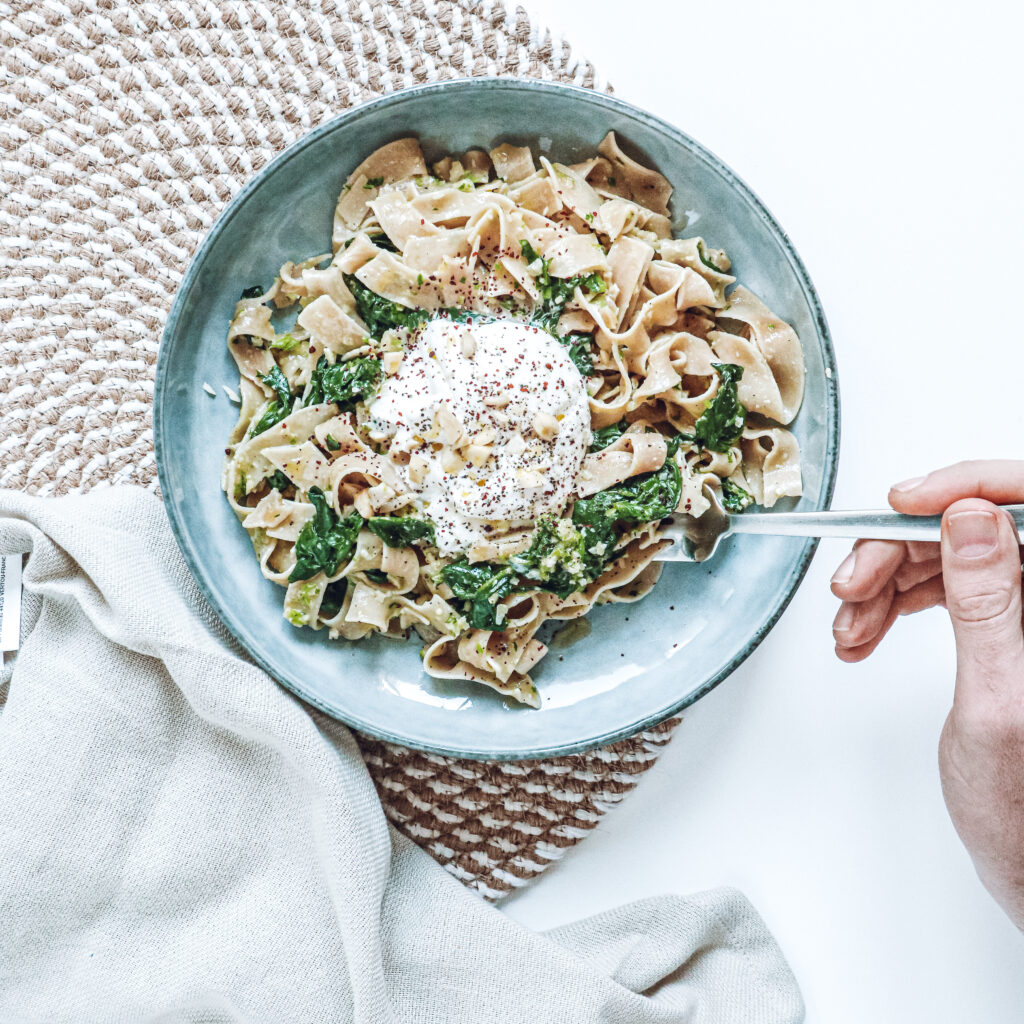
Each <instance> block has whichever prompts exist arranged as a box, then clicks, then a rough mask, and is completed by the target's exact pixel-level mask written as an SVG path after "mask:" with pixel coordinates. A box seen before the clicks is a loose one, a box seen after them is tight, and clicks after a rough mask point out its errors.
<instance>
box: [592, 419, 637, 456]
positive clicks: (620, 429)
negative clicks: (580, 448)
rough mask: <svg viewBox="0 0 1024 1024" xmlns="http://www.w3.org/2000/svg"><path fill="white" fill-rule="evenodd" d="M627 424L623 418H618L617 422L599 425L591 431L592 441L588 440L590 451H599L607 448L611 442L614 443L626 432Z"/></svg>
mask: <svg viewBox="0 0 1024 1024" xmlns="http://www.w3.org/2000/svg"><path fill="white" fill-rule="evenodd" d="M628 426H629V424H628V423H627V422H626V421H625V420H619V422H618V423H611V424H609V425H608V426H607V427H601V428H600V429H598V430H595V431H594V432H593V438H594V439H593V441H591V442H590V450H591V451H592V452H599V451H602V450H603V449H605V448H607V447H608V446H609V445H611V444H615V442H616V441H618V439H619V438H620V437H622V435H623V434H624V433H625V432H626V427H628Z"/></svg>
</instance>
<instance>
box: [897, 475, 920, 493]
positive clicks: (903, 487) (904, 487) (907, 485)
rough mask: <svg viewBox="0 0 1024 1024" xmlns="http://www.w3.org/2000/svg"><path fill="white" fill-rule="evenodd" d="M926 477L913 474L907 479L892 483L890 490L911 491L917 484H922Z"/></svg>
mask: <svg viewBox="0 0 1024 1024" xmlns="http://www.w3.org/2000/svg"><path fill="white" fill-rule="evenodd" d="M926 479H927V477H923V476H913V477H911V478H910V479H909V480H904V481H903V483H901V484H893V485H892V490H894V491H912V490H913V489H914V488H915V487H917V485H918V484H923V483H924V482H925V480H926Z"/></svg>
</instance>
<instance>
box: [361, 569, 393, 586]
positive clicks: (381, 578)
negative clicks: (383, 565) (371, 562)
mask: <svg viewBox="0 0 1024 1024" xmlns="http://www.w3.org/2000/svg"><path fill="white" fill-rule="evenodd" d="M366 578H367V579H368V580H369V581H370V582H371V583H387V581H388V574H387V573H386V572H384V571H383V570H381V569H367V570H366Z"/></svg>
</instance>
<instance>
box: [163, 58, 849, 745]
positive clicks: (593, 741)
mask: <svg viewBox="0 0 1024 1024" xmlns="http://www.w3.org/2000/svg"><path fill="white" fill-rule="evenodd" d="M450 90H454V91H462V90H480V91H483V92H488V91H490V90H509V91H516V90H525V91H530V92H539V93H562V94H564V93H568V94H569V95H571V96H575V97H576V98H578V99H579V100H580V101H582V102H585V103H588V104H593V105H597V106H599V107H604V108H605V109H607V110H611V111H616V112H618V113H621V114H625V115H628V116H629V117H631V118H633V119H635V120H639V121H641V122H645V123H646V125H647V126H648V127H650V128H652V129H653V130H655V131H657V132H659V133H662V134H664V135H666V136H668V137H670V138H672V140H673V141H674V142H676V143H677V144H678V145H680V146H682V147H683V148H685V149H687V150H689V151H690V152H691V153H692V154H693V155H694V156H696V157H697V158H698V159H699V160H701V161H703V162H704V163H705V164H707V165H708V166H709V167H710V168H711V169H712V170H713V171H714V172H716V173H717V174H719V175H721V176H722V177H723V178H724V179H725V180H726V182H727V183H728V185H729V186H730V187H731V188H733V189H735V190H736V191H737V192H738V193H739V194H740V195H741V196H742V197H743V198H744V199H745V200H746V202H747V203H749V204H750V206H751V207H752V208H753V209H754V210H755V211H756V212H757V213H758V215H759V216H760V217H761V219H762V220H763V221H764V223H765V224H766V225H767V226H768V228H769V230H770V231H771V232H772V234H773V235H774V236H775V237H776V238H777V239H778V242H779V244H780V245H781V247H782V249H783V250H784V252H785V254H786V256H787V258H788V259H789V262H790V265H791V267H792V269H793V271H794V273H795V274H796V276H797V279H798V280H799V282H800V285H801V288H802V290H803V292H804V296H805V298H806V300H807V303H808V306H809V308H810V310H811V313H812V316H813V318H814V321H815V325H816V328H817V332H818V337H819V339H820V342H821V356H822V361H823V363H824V366H825V378H826V379H825V394H826V410H825V412H826V431H827V435H828V436H827V439H826V447H825V458H824V463H823V466H822V486H821V489H820V491H819V497H818V505H819V508H822V509H827V508H829V506H830V505H831V502H832V496H833V492H834V490H835V482H836V474H837V471H838V461H839V442H840V429H841V423H840V397H839V376H838V368H837V366H836V358H835V349H834V346H833V343H832V335H831V332H830V331H829V327H828V321H827V319H826V317H825V311H824V309H823V308H822V305H821V300H820V298H819V297H818V293H817V290H816V289H815V287H814V284H813V282H812V281H811V277H810V274H809V273H808V272H807V268H806V267H805V266H804V263H803V260H802V259H801V258H800V256H799V254H798V253H797V251H796V249H795V247H794V246H793V243H792V242H791V241H790V239H789V236H788V235H787V234H786V232H785V231H784V230H783V229H782V226H781V225H780V224H779V222H778V221H777V220H776V219H775V217H774V215H773V214H772V213H771V211H770V210H769V209H768V207H767V206H766V205H765V204H764V202H763V201H762V200H761V199H760V197H759V196H758V195H757V194H756V193H755V192H754V191H753V189H751V188H750V186H749V185H747V183H746V182H745V181H744V180H743V179H742V178H740V177H739V175H737V174H736V173H735V172H734V171H733V170H732V169H731V168H730V167H729V165H728V164H726V163H725V161H723V160H722V159H720V158H719V157H718V156H716V155H715V154H714V153H713V152H712V151H711V150H709V149H708V148H707V147H706V146H704V145H702V144H701V143H700V142H698V141H697V140H696V139H693V138H692V137H691V136H689V135H687V134H686V133H685V132H683V131H681V130H680V129H679V128H676V127H675V126H674V125H672V124H670V123H669V122H668V121H665V120H663V119H662V118H660V117H658V116H656V115H654V114H651V113H649V112H648V111H646V110H643V109H642V108H640V107H636V106H634V105H633V104H631V103H628V102H626V101H625V100H623V99H620V98H619V97H618V96H614V95H611V94H609V93H605V92H599V91H597V90H594V89H588V88H585V87H582V86H577V85H569V84H566V83H561V82H548V81H543V80H540V79H533V78H521V77H515V76H488V77H485V76H474V77H463V78H452V79H445V80H444V81H440V82H431V83H427V84H423V85H416V86H412V87H410V88H406V89H398V90H395V91H393V92H389V93H386V94H384V95H383V96H378V97H375V98H373V99H370V100H366V101H364V102H361V103H358V104H356V105H355V106H353V107H351V108H350V109H348V110H345V111H343V112H342V113H340V114H339V115H338V116H336V117H334V118H332V119H331V120H329V121H326V122H325V123H324V124H322V125H320V126H318V127H317V128H314V129H313V130H311V131H309V132H307V133H306V134H305V135H303V136H302V137H301V138H299V139H296V140H295V142H293V143H292V144H291V145H289V146H288V147H286V148H285V149H284V150H283V151H282V152H281V153H279V154H278V155H277V156H276V157H275V158H274V159H273V160H271V161H270V162H268V163H267V164H266V165H265V166H264V167H262V168H261V169H260V170H259V171H257V173H256V174H254V175H253V176H252V178H250V179H249V181H247V182H246V183H245V185H243V187H242V188H241V189H240V190H239V191H238V193H237V194H236V195H235V196H234V197H233V198H232V199H231V200H230V201H229V202H228V204H227V205H226V206H225V208H224V209H223V210H222V211H221V213H220V214H219V215H218V217H217V219H216V220H215V221H214V223H213V225H212V227H211V228H210V229H209V230H208V231H207V233H206V235H205V237H204V238H203V240H202V241H201V242H200V243H199V246H198V247H197V249H196V251H195V253H194V254H193V255H192V258H191V259H190V261H189V265H188V268H187V269H186V271H185V274H184V276H183V277H182V280H181V284H180V285H179V286H178V288H177V290H176V292H175V296H174V300H173V302H172V303H171V308H170V311H169V313H168V316H167V321H166V323H165V325H164V329H163V331H162V332H161V336H160V348H159V352H158V355H157V365H156V376H155V380H154V387H153V443H154V451H155V457H156V466H157V477H158V479H159V482H160V487H161V491H162V493H163V494H164V495H167V494H169V493H170V486H169V480H168V477H167V470H166V469H165V468H164V467H165V458H166V453H165V447H164V444H165V441H164V432H163V429H162V428H163V418H164V417H163V411H162V410H163V403H164V399H165V391H166V388H167V386H168V385H167V362H168V359H169V358H170V357H169V356H168V355H167V352H168V351H169V346H168V345H167V344H166V342H167V340H168V339H169V338H170V337H171V335H172V334H173V333H174V332H175V331H176V329H177V324H178V320H179V319H180V318H181V316H182V313H183V310H184V306H185V300H186V297H187V295H188V293H189V292H190V290H191V289H192V287H193V285H194V283H195V280H196V278H197V276H198V274H199V271H200V268H201V267H202V265H203V263H204V259H205V256H206V254H207V253H208V251H209V250H210V249H211V248H212V247H213V245H214V244H215V243H216V241H217V239H218V237H219V236H220V234H221V233H222V232H223V231H224V230H225V229H226V228H227V226H228V224H230V223H231V221H232V220H233V219H234V217H235V215H236V214H237V213H238V212H239V211H240V210H241V208H242V206H243V205H244V204H245V201H246V200H247V199H248V197H249V196H250V195H251V194H252V193H253V192H255V191H256V190H257V189H258V188H259V187H260V186H261V184H262V183H263V181H264V179H266V178H268V177H269V176H270V175H271V174H272V173H274V172H275V171H277V170H278V169H279V168H281V167H283V166H284V165H285V164H287V163H288V162H289V161H290V160H293V159H294V158H295V157H296V156H298V155H299V154H300V153H301V152H303V151H304V150H305V149H306V148H307V147H309V146H311V145H313V144H315V143H316V142H318V141H319V140H320V139H322V138H324V137H325V136H326V135H329V134H331V133H332V132H334V131H337V130H338V129H339V128H341V127H342V126H343V125H345V124H346V123H348V122H350V121H353V120H357V119H358V118H360V117H363V116H366V114H367V113H369V112H371V111H373V110H375V109H377V108H380V107H386V106H389V105H391V104H394V103H396V102H401V101H402V100H404V99H406V98H412V97H418V96H422V95H429V94H431V93H435V92H442V91H450ZM163 504H164V508H165V510H166V512H167V516H168V519H169V521H170V524H171V531H172V533H173V535H174V539H175V541H176V543H177V545H178V549H179V550H180V551H181V554H182V556H183V557H184V559H185V563H186V565H187V566H188V569H189V572H190V574H191V576H192V578H193V580H194V581H195V583H196V586H197V587H198V589H199V591H200V593H201V594H202V596H203V598H204V599H205V600H206V602H207V603H208V604H209V605H210V607H211V608H212V609H213V610H214V612H215V613H216V614H217V617H218V618H219V620H220V621H221V622H222V623H223V625H224V627H225V628H226V629H227V630H228V632H229V633H230V634H231V635H232V636H233V637H234V638H235V640H236V641H238V643H239V644H240V645H241V647H242V648H243V650H245V651H246V653H247V654H248V656H249V657H251V658H252V659H253V660H254V661H255V662H256V664H258V665H259V666H260V668H262V669H263V670H264V671H265V672H266V673H267V674H268V675H269V676H270V677H271V678H272V679H274V680H275V681H276V682H278V683H279V684H280V685H282V686H284V687H285V688H286V689H287V690H289V691H290V692H292V693H293V694H294V695H295V696H297V697H299V698H301V699H302V700H303V701H305V702H306V703H307V704H310V705H312V706H313V707H315V708H317V709H318V710H320V711H322V712H323V713H324V714H326V715H328V716H329V717H331V718H333V719H335V720H337V721H341V722H343V723H344V724H346V725H348V726H349V727H351V728H353V729H355V730H357V731H359V732H361V733H364V734H365V735H367V736H371V737H373V738H375V739H378V740H384V741H386V742H389V743H395V744H398V745H400V746H404V747H407V748H410V749H413V750H422V751H426V752H428V753H434V754H440V755H443V756H448V757H456V758H464V759H467V760H479V761H518V760H536V759H540V758H550V757H562V756H565V755H569V754H579V753H583V752H585V751H588V750H593V749H595V748H597V747H602V746H606V745H608V744H609V743H614V742H616V741H618V740H623V739H626V738H628V737H631V736H635V735H637V734H638V733H641V732H643V731H645V730H647V729H650V728H652V727H653V726H655V725H658V724H659V723H661V722H663V721H665V720H666V719H668V718H671V717H672V716H674V715H677V714H679V712H681V711H683V710H685V709H686V708H688V707H689V706H690V705H692V704H694V703H696V702H697V701H698V700H700V699H701V698H702V697H704V696H706V695H707V694H708V693H710V692H711V691H712V690H713V689H714V688H715V687H716V686H718V685H719V684H720V683H721V682H722V681H723V680H724V679H726V678H727V677H728V676H730V675H732V673H733V672H735V671H736V669H737V668H739V666H740V665H742V664H743V662H745V661H746V660H747V658H749V657H750V655H751V654H753V652H754V651H755V650H756V649H757V648H758V647H759V646H760V644H761V642H762V641H763V640H764V638H765V637H766V636H767V635H768V633H769V632H770V631H771V630H772V628H773V627H774V626H775V624H776V623H777V622H778V620H779V618H780V617H781V616H782V613H783V612H784V611H785V610H786V608H787V607H788V606H789V603H790V601H792V599H793V596H794V594H795V593H796V591H797V588H798V587H799V586H800V583H801V582H802V581H803V578H804V576H805V575H806V574H807V570H808V568H809V567H810V564H811V560H812V558H813V557H814V553H815V551H816V550H817V547H818V540H817V539H809V540H807V541H806V543H805V544H804V547H803V550H802V551H801V553H800V556H799V558H798V559H797V561H796V563H795V565H794V566H793V568H792V570H791V571H790V574H789V578H788V579H787V581H786V584H785V590H784V593H783V596H782V598H781V599H780V600H779V601H778V603H777V605H776V607H775V609H774V610H773V612H772V614H771V615H769V616H768V618H767V619H766V620H765V621H764V622H763V623H762V624H761V625H760V626H759V627H758V629H757V630H756V631H755V632H754V633H753V634H752V635H751V636H750V638H749V639H748V640H747V642H746V643H745V644H744V646H743V648H742V650H740V651H739V652H737V654H736V655H735V656H734V657H732V658H731V659H730V660H729V662H728V663H727V664H725V665H723V666H722V668H721V669H720V670H719V671H718V672H716V673H715V674H714V675H713V676H712V677H710V678H709V679H707V680H706V681H705V682H704V683H703V684H702V685H701V686H699V687H698V688H697V689H695V690H692V691H690V692H688V693H687V694H685V695H684V696H682V697H680V698H679V699H678V700H675V701H672V702H670V703H669V704H668V705H667V706H666V707H664V708H662V709H660V710H658V711H655V712H653V713H651V714H648V715H645V716H644V717H643V718H641V719H637V720H635V721H632V722H630V723H629V724H628V725H624V726H620V727H618V728H615V729H612V730H608V731H605V732H602V733H600V734H597V735H589V736H587V737H585V738H583V739H580V740H574V741H571V742H567V743H561V744H557V745H554V746H539V747H530V748H528V749H523V750H517V751H508V750H502V751H494V750H486V749H483V748H480V749H477V748H467V747H458V746H455V747H446V746H444V745H440V744H433V743H430V742H425V741H418V740H416V739H415V738H414V737H408V736H405V735H402V734H401V733H397V732H393V731H391V730H388V729H385V728H381V727H379V726H375V725H373V724H372V723H369V722H366V721H363V720H361V719H360V718H359V716H358V715H354V714H349V713H348V712H347V710H346V713H345V714H344V715H343V714H342V713H341V712H339V710H338V709H337V708H333V707H330V706H328V705H327V704H326V703H325V702H323V701H322V700H320V699H319V698H317V697H316V696H314V695H313V694H311V693H309V692H307V691H306V688H305V687H304V686H303V685H302V683H301V682H297V681H294V680H290V679H285V678H283V677H282V676H281V675H279V674H278V673H277V672H276V671H275V670H274V669H273V668H272V667H271V666H270V665H269V664H268V663H267V661H266V659H265V658H263V657H262V656H260V655H259V654H257V653H256V652H255V651H254V650H253V648H252V646H251V644H250V641H249V640H248V639H247V638H246V635H245V634H246V631H245V630H244V629H243V628H242V626H241V624H240V623H238V622H236V619H235V616H234V613H233V612H232V611H231V610H230V609H229V608H227V607H225V606H224V604H223V603H222V602H221V601H220V600H218V598H217V597H216V595H215V594H214V593H213V592H212V589H211V588H210V587H209V586H208V584H207V581H206V578H205V576H204V574H203V572H202V563H201V561H200V559H199V557H198V555H197V553H196V552H195V551H194V550H193V548H192V544H191V538H190V535H189V532H188V529H187V524H186V523H185V522H184V518H183V516H182V515H181V512H180V509H179V508H178V507H177V505H176V504H175V503H174V502H171V501H168V500H166V498H165V500H164V502H163Z"/></svg>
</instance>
